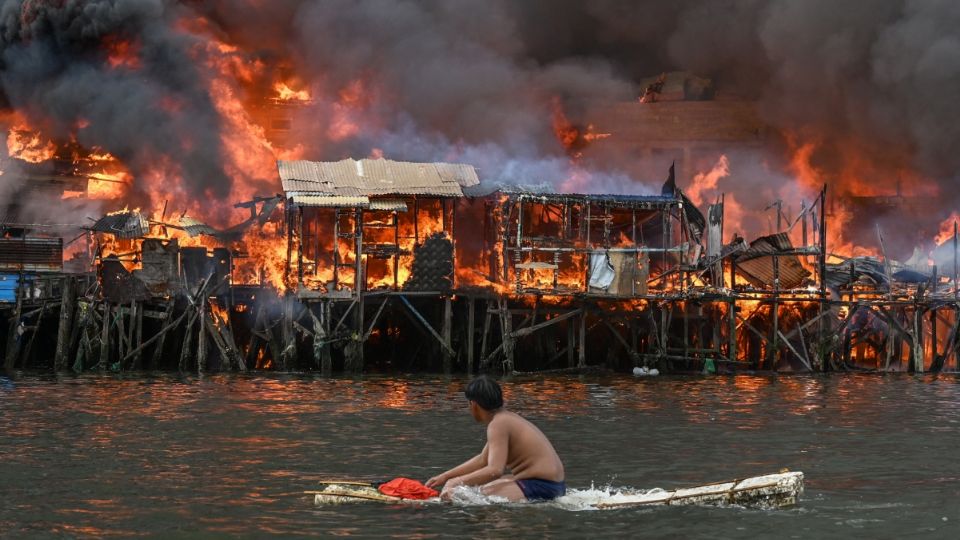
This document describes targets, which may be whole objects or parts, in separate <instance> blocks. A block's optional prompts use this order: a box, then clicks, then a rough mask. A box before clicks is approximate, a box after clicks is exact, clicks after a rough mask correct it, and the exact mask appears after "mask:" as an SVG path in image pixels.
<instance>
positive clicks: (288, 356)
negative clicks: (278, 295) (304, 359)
mask: <svg viewBox="0 0 960 540" xmlns="http://www.w3.org/2000/svg"><path fill="white" fill-rule="evenodd" d="M293 304H294V296H293V295H292V294H288V295H287V296H285V297H284V298H283V322H282V325H281V328H282V333H283V353H282V354H281V356H282V358H281V360H280V364H281V366H282V367H283V370H284V371H289V370H291V369H295V368H296V365H297V335H296V333H294V331H293Z"/></svg>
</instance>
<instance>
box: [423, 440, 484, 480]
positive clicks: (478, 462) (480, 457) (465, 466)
mask: <svg viewBox="0 0 960 540" xmlns="http://www.w3.org/2000/svg"><path fill="white" fill-rule="evenodd" d="M488 447H489V443H488V444H487V445H484V447H483V450H482V451H481V452H480V453H479V454H477V455H475V456H473V457H472V458H470V459H468V460H466V461H464V462H463V463H461V464H460V465H457V466H456V467H454V468H452V469H450V470H449V471H447V472H445V473H443V474H438V475H437V476H434V477H433V478H431V479H429V480H427V483H426V484H425V485H426V486H427V487H431V488H432V487H439V486H442V485H443V484H445V483H446V482H447V480H450V479H451V478H456V477H458V476H462V475H464V474H470V473H472V472H473V471H476V470H477V469H479V468H481V467H483V466H484V465H486V464H487V448H488Z"/></svg>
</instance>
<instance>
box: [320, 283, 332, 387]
mask: <svg viewBox="0 0 960 540" xmlns="http://www.w3.org/2000/svg"><path fill="white" fill-rule="evenodd" d="M324 305H325V306H326V307H325V308H324V311H323V313H322V314H323V315H324V317H325V318H324V319H323V320H322V321H321V322H322V323H323V327H324V331H325V333H326V336H327V339H330V338H331V337H333V336H332V334H331V333H330V322H331V320H332V319H333V302H331V301H330V300H327V301H326V302H325V303H324ZM322 360H323V361H322V363H321V364H320V373H321V374H323V375H324V376H327V377H329V376H330V374H331V373H333V358H332V357H331V355H330V344H329V343H327V346H326V347H324V354H323V357H322Z"/></svg>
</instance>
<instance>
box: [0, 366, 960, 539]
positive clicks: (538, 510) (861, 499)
mask: <svg viewBox="0 0 960 540" xmlns="http://www.w3.org/2000/svg"><path fill="white" fill-rule="evenodd" d="M463 384H464V380H463V379H447V378H440V377H433V378H422V377H418V378H397V379H393V378H380V377H367V378H363V379H334V380H326V379H322V378H319V377H313V376H296V375H289V376H284V375H281V376H267V375H264V376H259V375H258V376H237V375H223V376H213V377H206V378H203V379H197V378H194V377H187V378H180V377H177V376H174V375H159V376H149V375H147V376H144V375H124V376H82V377H64V378H53V377H51V376H36V375H18V376H17V377H15V378H14V379H13V380H9V379H3V378H0V499H2V501H3V502H4V504H3V505H0V531H2V533H0V534H2V536H3V537H9V538H44V537H82V536H88V535H90V536H97V537H111V536H113V537H132V536H138V535H151V536H164V537H171V538H175V537H188V538H198V537H203V538H207V537H211V536H212V537H218V536H221V537H225V536H246V537H270V536H283V537H290V536H323V537H325V536H331V535H341V536H346V535H357V536H365V537H407V538H409V537H417V538H423V537H430V538H442V537H464V536H480V537H488V538H525V537H544V536H546V537H555V538H556V537H624V536H643V537H650V538H718V537H724V538H758V537H768V538H773V537H777V538H780V537H784V538H831V537H832V538H850V537H859V538H903V537H916V538H958V537H960V379H958V378H956V376H939V377H934V376H923V377H913V376H907V375H902V376H875V375H871V376H864V375H833V376H804V377H800V376H796V377H785V376H780V377H761V376H756V377H754V376H738V377H714V378H670V377H658V378H646V379H634V378H632V377H614V378H600V377H584V378H577V377H556V378H547V379H517V380H514V381H511V382H506V383H505V396H506V399H507V401H508V405H509V406H511V407H512V408H513V409H514V410H516V411H518V412H520V413H521V414H524V415H526V416H527V417H529V418H530V419H532V420H533V421H534V422H536V423H537V424H538V425H539V426H540V427H541V429H543V431H544V432H545V433H547V435H548V436H549V437H550V438H551V439H552V440H553V442H554V445H555V446H556V447H557V450H558V451H559V453H560V455H561V457H562V458H563V459H564V462H565V465H566V469H567V475H568V477H567V480H568V484H569V485H571V486H573V487H576V488H583V489H585V488H589V487H590V486H591V485H593V486H594V487H595V488H604V487H607V486H613V487H635V488H653V487H661V488H672V487H679V486H683V485H692V484H699V483H704V482H708V481H715V480H724V479H727V478H731V477H742V476H753V475H757V474H762V473H768V472H775V471H777V470H779V469H780V468H782V467H789V468H790V469H791V470H802V471H804V472H805V473H806V479H807V483H806V493H805V494H804V496H803V498H802V500H801V503H800V505H798V506H797V507H795V508H792V509H787V510H753V509H743V508H705V507H657V508H643V509H625V510H615V511H580V512H574V511H568V510H564V509H562V508H559V507H550V506H542V505H490V506H477V505H469V506H446V505H437V506H422V507H416V506H414V507H411V506H407V505H396V506H391V505H381V504H356V505H347V506H335V507H317V506H314V505H313V503H312V499H311V498H309V497H307V496H304V495H303V494H302V491H303V490H309V489H315V488H316V482H317V480H320V479H323V478H330V477H351V478H354V477H363V478H369V479H380V478H391V477H393V476H397V475H405V476H410V477H414V478H420V479H426V478H428V477H430V476H433V475H434V474H436V473H437V472H440V471H442V470H444V469H446V468H448V467H450V466H452V465H455V464H457V463H459V462H461V461H463V460H464V459H466V458H467V457H470V456H471V455H472V453H475V452H477V451H479V450H480V448H481V446H482V444H483V433H484V432H483V428H482V427H481V426H479V425H477V424H475V423H474V422H473V421H472V419H470V417H469V415H468V412H467V407H466V402H465V400H464V398H463V395H462V393H461V389H462V386H463Z"/></svg>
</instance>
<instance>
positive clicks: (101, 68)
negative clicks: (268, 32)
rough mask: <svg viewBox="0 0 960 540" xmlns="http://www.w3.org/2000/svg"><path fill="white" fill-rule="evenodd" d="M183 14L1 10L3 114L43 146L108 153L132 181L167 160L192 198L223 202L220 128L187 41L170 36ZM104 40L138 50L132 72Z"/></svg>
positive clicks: (89, 2) (88, 5)
mask: <svg viewBox="0 0 960 540" xmlns="http://www.w3.org/2000/svg"><path fill="white" fill-rule="evenodd" d="M184 10H185V8H184V7H181V6H176V5H174V4H172V3H171V2H165V1H162V0H64V1H57V2H44V1H23V0H5V1H3V2H2V4H0V84H2V89H3V92H2V94H3V98H4V100H5V101H6V104H7V105H8V106H9V107H12V108H15V109H18V110H21V111H23V112H25V113H27V114H28V116H29V117H30V118H31V120H33V121H38V122H40V125H39V126H37V127H40V128H41V129H42V131H43V133H44V135H45V136H46V137H49V138H53V139H55V140H57V139H58V140H68V139H69V137H71V136H75V137H76V140H77V142H79V143H80V144H81V145H84V146H86V147H100V148H103V149H105V150H107V151H109V152H110V153H112V154H113V155H115V156H116V157H118V158H119V159H120V160H121V161H123V162H124V163H125V164H126V165H127V166H128V167H129V168H130V170H131V172H132V173H133V174H134V176H140V175H142V173H143V172H145V171H146V170H148V169H149V168H150V167H151V166H152V165H155V164H156V163H157V162H158V160H165V161H166V162H168V163H170V164H171V165H172V166H174V167H175V168H176V169H179V173H180V174H182V175H183V177H184V178H185V179H186V180H187V182H186V186H187V187H188V189H189V190H190V195H191V196H193V197H207V196H213V197H214V198H216V197H222V196H223V195H225V194H226V193H227V191H228V189H229V187H230V184H229V182H228V180H227V177H226V175H225V174H224V168H223V150H222V147H221V140H220V130H221V127H220V126H221V121H220V118H219V116H218V114H217V112H216V109H215V108H214V106H213V105H212V102H211V99H210V96H209V94H208V92H207V88H206V85H205V84H204V81H205V79H204V76H203V73H202V72H201V71H200V68H199V66H197V65H196V59H195V58H193V57H191V55H190V48H191V46H192V45H194V44H195V43H194V41H193V38H191V37H189V35H188V34H185V33H183V32H178V31H176V30H175V28H174V25H175V23H176V21H177V17H178V16H183V15H185V13H184ZM111 40H124V41H129V42H130V43H131V44H132V46H134V47H137V48H138V55H137V56H138V62H139V63H140V64H141V65H140V67H138V68H137V69H125V68H123V67H119V68H115V67H112V66H111V65H110V63H109V61H108V48H107V44H108V43H109V42H110V41H111ZM84 126H85V127H84ZM141 187H143V186H141ZM131 202H132V203H134V204H136V203H139V202H140V201H131Z"/></svg>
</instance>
